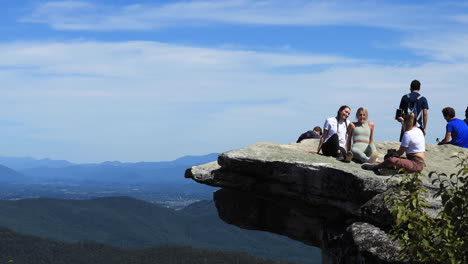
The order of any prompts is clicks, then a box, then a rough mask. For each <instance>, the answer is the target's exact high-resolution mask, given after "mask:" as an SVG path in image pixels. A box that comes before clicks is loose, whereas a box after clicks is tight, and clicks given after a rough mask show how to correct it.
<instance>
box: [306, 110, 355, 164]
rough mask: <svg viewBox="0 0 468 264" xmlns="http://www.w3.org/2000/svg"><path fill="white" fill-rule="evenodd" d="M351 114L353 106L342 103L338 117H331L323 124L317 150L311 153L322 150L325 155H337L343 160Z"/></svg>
mask: <svg viewBox="0 0 468 264" xmlns="http://www.w3.org/2000/svg"><path fill="white" fill-rule="evenodd" d="M350 114H351V108H350V107H349V106H347V105H342V106H341V107H340V109H338V112H337V115H336V117H330V118H327V120H325V124H324V125H323V134H322V137H321V138H320V142H319V145H318V148H317V151H310V153H319V152H320V150H322V153H323V155H325V156H332V157H336V158H337V159H338V160H341V161H343V160H344V159H345V155H346V149H345V147H346V140H347V135H348V133H347V130H348V122H347V119H348V117H349V115H350Z"/></svg>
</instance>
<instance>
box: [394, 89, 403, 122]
mask: <svg viewBox="0 0 468 264" xmlns="http://www.w3.org/2000/svg"><path fill="white" fill-rule="evenodd" d="M404 108H405V95H403V96H402V97H401V100H400V106H399V109H401V110H403V109H404ZM395 120H396V121H398V122H400V123H401V122H403V117H395Z"/></svg>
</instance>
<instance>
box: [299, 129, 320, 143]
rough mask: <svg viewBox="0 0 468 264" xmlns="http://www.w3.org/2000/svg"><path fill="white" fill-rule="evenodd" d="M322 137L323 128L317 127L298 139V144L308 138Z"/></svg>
mask: <svg viewBox="0 0 468 264" xmlns="http://www.w3.org/2000/svg"><path fill="white" fill-rule="evenodd" d="M320 137H322V128H321V127H319V126H316V127H314V129H312V130H309V131H307V132H305V133H302V134H301V135H300V136H299V138H298V139H297V141H296V143H300V142H301V141H302V140H304V139H308V138H316V139H319V138H320Z"/></svg>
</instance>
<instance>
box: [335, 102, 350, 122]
mask: <svg viewBox="0 0 468 264" xmlns="http://www.w3.org/2000/svg"><path fill="white" fill-rule="evenodd" d="M346 108H349V110H351V107H349V106H347V105H342V106H340V109H338V112H337V113H336V119H338V120H339V119H340V112H341V111H343V110H345V109H346Z"/></svg>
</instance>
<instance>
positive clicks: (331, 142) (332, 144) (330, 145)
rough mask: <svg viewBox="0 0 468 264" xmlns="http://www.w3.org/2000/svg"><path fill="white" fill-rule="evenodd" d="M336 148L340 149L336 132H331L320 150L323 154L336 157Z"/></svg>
mask: <svg viewBox="0 0 468 264" xmlns="http://www.w3.org/2000/svg"><path fill="white" fill-rule="evenodd" d="M338 149H340V143H339V139H338V135H337V134H333V135H332V136H331V137H330V138H329V139H328V140H327V142H325V143H323V145H322V152H323V155H325V156H333V157H336V156H337V155H338Z"/></svg>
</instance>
